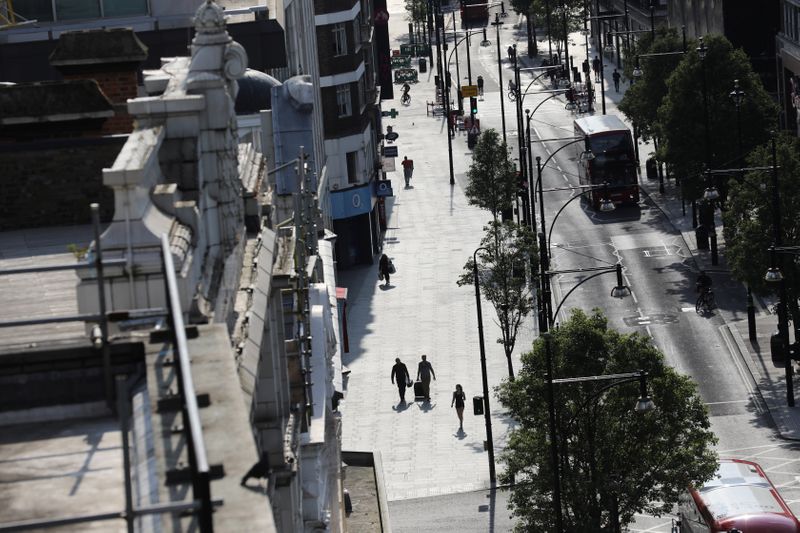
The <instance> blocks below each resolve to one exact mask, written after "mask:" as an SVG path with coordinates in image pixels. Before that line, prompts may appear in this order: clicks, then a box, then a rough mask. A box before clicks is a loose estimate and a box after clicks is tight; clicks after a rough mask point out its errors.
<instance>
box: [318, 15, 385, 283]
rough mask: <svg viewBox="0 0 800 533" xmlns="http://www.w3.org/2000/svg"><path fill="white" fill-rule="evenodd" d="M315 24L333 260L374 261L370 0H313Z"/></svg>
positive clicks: (375, 123) (376, 108)
mask: <svg viewBox="0 0 800 533" xmlns="http://www.w3.org/2000/svg"><path fill="white" fill-rule="evenodd" d="M314 9H315V17H314V21H315V26H316V40H317V45H318V56H319V68H320V92H321V98H322V119H323V132H324V138H325V152H326V154H327V165H328V176H327V186H328V187H329V191H330V192H329V194H330V196H329V198H330V205H331V217H332V222H333V231H334V233H336V235H337V238H336V259H337V264H338V266H339V267H340V268H341V267H348V266H351V265H355V264H359V263H371V262H372V260H373V256H374V254H375V253H376V252H377V250H378V241H379V236H380V229H379V224H378V209H377V206H378V202H377V196H376V188H375V182H376V179H377V177H378V173H379V156H378V142H377V139H378V133H379V132H380V131H381V129H380V128H381V126H380V105H379V104H380V92H379V90H378V81H377V80H376V76H375V72H376V63H375V49H374V46H373V38H372V35H373V32H372V5H371V2H370V1H369V0H337V1H335V2H326V1H322V0H316V1H315V3H314Z"/></svg>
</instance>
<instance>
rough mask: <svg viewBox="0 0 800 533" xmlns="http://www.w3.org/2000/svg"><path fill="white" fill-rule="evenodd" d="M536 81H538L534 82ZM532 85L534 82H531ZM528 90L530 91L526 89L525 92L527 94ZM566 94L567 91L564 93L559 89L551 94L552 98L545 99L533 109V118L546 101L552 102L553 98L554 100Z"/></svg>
mask: <svg viewBox="0 0 800 533" xmlns="http://www.w3.org/2000/svg"><path fill="white" fill-rule="evenodd" d="M534 81H536V80H534ZM531 83H533V82H531ZM528 87H530V85H528ZM527 90H528V89H525V91H526V92H527ZM565 93H566V91H562V90H560V89H559V90H558V91H556V92H553V94H551V95H550V96H548V97H547V98H545V99H544V100H542V101H541V102H539V103H538V104H536V107H534V108H533V112H532V113H531V116H533V115H534V114H535V113H536V111H537V110H538V109H539V108H540V107H542V104H543V103H545V102H546V101H548V100H550V99H551V98H554V97H556V96H558V95H559V94H565Z"/></svg>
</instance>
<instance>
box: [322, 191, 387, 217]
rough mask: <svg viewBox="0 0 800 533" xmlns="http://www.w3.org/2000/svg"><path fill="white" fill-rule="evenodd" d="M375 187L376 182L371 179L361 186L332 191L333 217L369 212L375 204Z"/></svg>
mask: <svg viewBox="0 0 800 533" xmlns="http://www.w3.org/2000/svg"><path fill="white" fill-rule="evenodd" d="M377 183H380V182H377ZM375 189H377V187H376V182H375V181H371V182H369V183H368V184H366V185H362V186H360V187H352V188H350V189H346V190H343V191H331V196H330V199H331V218H333V219H334V220H339V219H342V218H350V217H355V216H358V215H363V214H365V213H369V212H370V211H372V207H373V206H374V205H375V198H376V193H374V192H373V191H374V190H375Z"/></svg>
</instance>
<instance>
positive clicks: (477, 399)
mask: <svg viewBox="0 0 800 533" xmlns="http://www.w3.org/2000/svg"><path fill="white" fill-rule="evenodd" d="M472 410H473V411H474V412H475V416H478V415H482V414H483V396H473V397H472Z"/></svg>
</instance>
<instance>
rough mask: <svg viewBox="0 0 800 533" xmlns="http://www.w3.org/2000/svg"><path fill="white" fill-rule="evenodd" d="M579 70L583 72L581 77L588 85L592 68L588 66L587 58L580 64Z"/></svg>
mask: <svg viewBox="0 0 800 533" xmlns="http://www.w3.org/2000/svg"><path fill="white" fill-rule="evenodd" d="M581 70H583V77H584V78H585V79H586V83H589V75H590V74H591V71H592V67H591V66H590V65H589V58H588V57H587V58H586V59H584V60H583V63H581Z"/></svg>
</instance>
